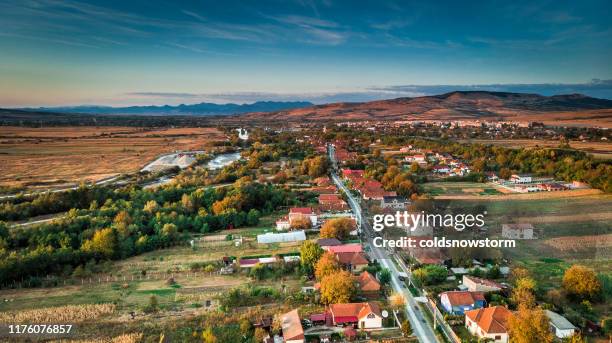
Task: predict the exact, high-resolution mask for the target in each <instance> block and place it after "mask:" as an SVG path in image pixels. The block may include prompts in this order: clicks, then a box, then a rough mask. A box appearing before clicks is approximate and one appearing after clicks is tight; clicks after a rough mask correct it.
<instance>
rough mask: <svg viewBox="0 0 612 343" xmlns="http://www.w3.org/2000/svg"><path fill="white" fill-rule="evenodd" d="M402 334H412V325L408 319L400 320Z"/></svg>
mask: <svg viewBox="0 0 612 343" xmlns="http://www.w3.org/2000/svg"><path fill="white" fill-rule="evenodd" d="M402 334H403V335H404V337H408V336H410V335H412V326H410V322H409V321H408V319H404V321H403V322H402Z"/></svg>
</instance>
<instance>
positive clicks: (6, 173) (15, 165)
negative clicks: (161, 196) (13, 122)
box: [0, 127, 225, 188]
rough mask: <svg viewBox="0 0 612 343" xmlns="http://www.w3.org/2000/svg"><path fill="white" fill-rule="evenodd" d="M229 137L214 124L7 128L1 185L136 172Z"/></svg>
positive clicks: (1, 142) (0, 139)
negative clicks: (172, 155)
mask: <svg viewBox="0 0 612 343" xmlns="http://www.w3.org/2000/svg"><path fill="white" fill-rule="evenodd" d="M223 139H225V135H224V134H223V133H221V132H220V131H218V130H217V129H214V128H167V129H146V128H132V127H48V128H22V127H3V128H2V130H1V133H0V166H2V167H1V169H2V172H1V173H0V186H25V187H30V188H35V187H53V186H59V185H66V184H74V183H78V182H81V181H97V180H101V179H104V178H108V177H112V176H114V175H117V174H121V173H131V172H136V171H138V170H140V168H142V167H143V165H145V164H146V163H147V162H150V161H152V160H154V159H155V158H156V156H158V155H160V154H163V153H168V152H171V151H174V150H199V149H203V148H204V147H206V146H207V145H209V144H210V143H211V142H213V141H218V140H223Z"/></svg>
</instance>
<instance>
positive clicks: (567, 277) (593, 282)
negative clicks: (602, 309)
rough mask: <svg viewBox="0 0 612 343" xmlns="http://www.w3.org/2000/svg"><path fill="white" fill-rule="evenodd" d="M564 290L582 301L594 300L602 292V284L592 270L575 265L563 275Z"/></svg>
mask: <svg viewBox="0 0 612 343" xmlns="http://www.w3.org/2000/svg"><path fill="white" fill-rule="evenodd" d="M563 289H565V290H566V291H567V293H569V294H571V295H574V296H577V297H578V298H581V299H593V298H595V297H597V296H598V295H599V293H600V292H601V282H600V281H599V279H598V278H597V275H596V274H595V271H594V270H593V269H591V268H588V267H585V266H581V265H573V266H571V267H570V268H569V269H568V270H566V271H565V274H564V275H563Z"/></svg>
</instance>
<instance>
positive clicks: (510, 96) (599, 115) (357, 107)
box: [243, 91, 612, 127]
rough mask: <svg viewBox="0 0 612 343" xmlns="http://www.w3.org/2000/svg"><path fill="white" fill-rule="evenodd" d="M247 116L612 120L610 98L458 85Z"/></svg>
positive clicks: (592, 122) (598, 122) (577, 122)
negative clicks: (472, 88)
mask: <svg viewBox="0 0 612 343" xmlns="http://www.w3.org/2000/svg"><path fill="white" fill-rule="evenodd" d="M243 118H247V119H249V120H290V121H308V120H315V121H321V120H334V121H345V120H458V119H463V120H470V119H488V120H514V121H544V122H555V123H564V124H575V125H597V126H606V127H610V126H612V100H605V99H597V98H591V97H588V96H584V95H580V94H569V95H555V96H541V95H537V94H525V93H505V92H485V91H462V92H451V93H446V94H442V95H435V96H422V97H415V98H397V99H391V100H380V101H371V102H365V103H333V104H326V105H318V106H311V107H306V108H299V109H294V110H288V111H276V112H272V113H252V114H248V115H245V116H243Z"/></svg>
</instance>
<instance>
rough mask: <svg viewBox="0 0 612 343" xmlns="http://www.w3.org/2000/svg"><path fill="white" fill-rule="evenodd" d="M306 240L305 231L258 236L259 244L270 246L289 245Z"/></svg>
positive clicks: (270, 233) (269, 233)
mask: <svg viewBox="0 0 612 343" xmlns="http://www.w3.org/2000/svg"><path fill="white" fill-rule="evenodd" d="M305 240H306V233H305V232H304V230H300V231H292V232H284V233H272V232H268V233H264V234H262V235H257V243H260V244H270V243H287V242H301V241H305Z"/></svg>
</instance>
